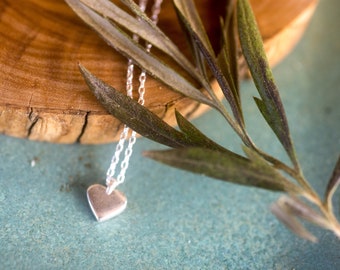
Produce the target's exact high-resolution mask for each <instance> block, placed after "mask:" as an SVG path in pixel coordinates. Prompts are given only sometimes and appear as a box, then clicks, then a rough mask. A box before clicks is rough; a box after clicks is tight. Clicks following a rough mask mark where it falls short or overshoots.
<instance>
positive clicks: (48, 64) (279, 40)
mask: <svg viewBox="0 0 340 270" xmlns="http://www.w3.org/2000/svg"><path fill="white" fill-rule="evenodd" d="M116 2H119V1H116ZM216 2H218V3H219V4H216ZM316 2H317V0H300V1H295V0H284V1H283V0H280V1H278V0H251V4H252V6H253V9H254V12H255V15H256V18H257V21H258V24H259V27H260V30H261V34H262V36H263V39H264V43H265V48H266V51H267V53H268V56H269V60H270V63H271V64H276V63H277V62H278V61H280V60H281V59H282V58H283V57H284V56H285V55H287V53H289V51H290V50H291V49H292V47H293V46H294V45H295V44H296V42H297V41H298V40H299V38H300V36H301V34H302V33H303V31H304V29H305V27H306V25H307V23H308V21H309V19H310V17H311V15H312V14H313V11H314V9H315V6H316ZM196 3H197V6H198V9H199V11H200V13H201V15H202V17H203V20H204V23H205V26H206V28H207V31H208V34H209V36H210V37H211V38H212V39H213V40H214V41H215V46H216V45H217V44H218V41H219V27H218V25H219V22H218V16H217V15H218V14H220V11H221V10H224V5H225V3H224V1H209V0H197V1H196ZM159 25H160V27H161V28H162V29H163V30H164V31H165V32H166V33H167V34H168V35H169V36H170V37H171V38H172V39H173V40H174V41H175V43H176V44H178V46H179V48H180V49H181V50H182V51H184V52H185V53H186V54H188V51H187V49H186V42H185V41H184V37H183V34H182V33H181V31H180V27H179V25H178V22H177V20H176V16H175V13H174V10H173V7H172V3H171V1H169V0H167V1H164V4H163V8H162V12H161V15H160V21H159ZM0 41H1V46H0V70H1V72H0V133H2V134H6V135H10V136H15V137H20V138H28V139H31V140H40V141H48V142H57V143H74V142H80V143H86V144H90V143H91V144H92V143H106V142H111V141H114V140H117V139H118V137H119V133H120V130H121V128H122V124H121V123H120V122H119V121H118V120H116V119H115V118H114V117H112V116H111V115H108V113H107V112H106V111H105V110H104V109H103V108H102V106H101V105H100V104H99V103H98V102H97V100H96V99H95V98H94V96H93V95H92V94H91V92H90V91H89V90H88V88H87V86H86V85H85V83H84V80H83V78H82V77H81V75H80V73H79V70H78V63H79V62H81V63H82V64H83V65H84V66H85V67H86V68H87V69H89V70H90V71H91V72H92V73H94V74H95V75H97V76H98V77H99V78H101V79H103V80H104V81H106V82H108V83H110V84H112V85H113V86H115V87H116V88H117V89H119V90H121V91H125V90H124V89H125V76H126V75H125V72H126V64H127V61H126V59H124V58H123V57H122V56H120V55H119V54H117V53H116V52H115V51H114V50H113V49H111V48H110V47H108V46H107V45H106V44H105V42H103V41H102V40H101V39H100V38H99V37H98V36H97V35H96V34H95V33H94V32H93V31H92V30H91V29H89V28H88V27H87V26H86V25H85V24H84V23H83V22H82V21H81V20H80V19H79V18H78V17H77V16H76V15H75V14H74V13H73V12H72V11H71V9H70V8H69V7H68V6H67V5H66V4H65V3H64V1H63V0H53V1H52V0H51V1H44V0H5V1H1V3H0ZM146 88H147V93H146V96H145V98H146V103H145V105H146V106H147V107H148V108H149V109H150V110H152V111H153V112H154V113H156V114H157V115H159V116H160V117H162V118H163V119H164V120H165V121H167V122H168V123H170V124H171V125H174V124H175V121H174V117H173V110H174V108H176V109H177V110H179V111H180V112H181V113H182V114H184V115H186V116H187V117H194V116H197V115H199V114H201V113H202V112H203V111H204V110H206V108H205V107H204V106H200V105H198V104H197V103H195V102H193V101H191V100H189V99H187V98H184V97H182V96H181V95H179V94H177V93H174V92H173V91H170V90H168V89H166V88H165V87H164V86H162V85H161V84H159V83H158V82H156V81H155V80H153V79H151V78H148V80H147V84H146ZM214 88H216V89H217V86H216V85H215V86H214Z"/></svg>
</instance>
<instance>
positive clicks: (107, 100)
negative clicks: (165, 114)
mask: <svg viewBox="0 0 340 270" xmlns="http://www.w3.org/2000/svg"><path fill="white" fill-rule="evenodd" d="M79 67H80V71H81V73H82V75H83V76H84V78H85V81H86V83H87V84H88V86H89V88H90V89H91V90H92V92H93V94H94V95H95V96H96V97H97V99H98V100H99V101H100V103H101V104H102V105H103V106H104V108H105V109H106V110H107V111H108V112H109V113H110V114H112V115H113V116H115V117H116V118H118V119H119V120H120V121H122V122H123V123H125V124H126V125H128V126H129V127H130V128H132V129H133V130H135V131H136V132H138V133H139V134H141V135H143V136H144V137H146V138H148V139H150V140H153V141H156V142H158V143H161V144H164V145H167V146H170V147H174V148H177V147H184V146H187V145H191V144H190V143H188V142H187V139H186V136H184V135H183V134H182V133H181V132H179V131H177V130H176V129H174V128H172V127H171V126H169V125H168V124H167V123H165V122H164V121H162V120H161V119H160V118H159V117H158V116H156V115H155V114H153V113H152V112H150V111H149V110H148V109H146V108H145V107H144V106H142V105H140V104H139V103H138V102H136V101H135V100H133V99H131V98H129V97H127V96H126V95H124V94H122V93H120V92H118V91H117V90H115V89H114V88H113V87H111V86H109V85H108V84H106V83H104V82H103V81H101V80H100V79H98V78H97V77H95V76H94V75H92V74H91V73H90V72H89V71H88V70H87V69H86V68H84V67H83V66H81V65H80V66H79Z"/></svg>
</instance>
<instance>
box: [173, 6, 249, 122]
mask: <svg viewBox="0 0 340 270" xmlns="http://www.w3.org/2000/svg"><path fill="white" fill-rule="evenodd" d="M181 12H182V10H181V9H179V10H178V13H179V17H180V19H181V21H182V22H183V23H184V25H185V26H186V28H187V30H188V32H189V33H190V35H191V37H192V39H193V41H194V42H195V43H196V44H197V47H198V48H199V49H200V51H201V53H202V55H203V56H204V58H205V60H206V62H207V64H208V66H209V68H210V70H211V71H212V73H213V75H214V78H215V79H216V80H217V82H218V83H219V86H220V87H221V90H222V92H223V94H224V96H225V97H226V99H227V101H228V102H229V104H230V107H231V110H232V112H233V115H234V117H235V119H236V121H237V123H238V124H239V125H240V126H243V125H244V121H243V116H242V113H241V108H240V107H239V105H238V104H239V103H238V102H237V101H236V100H235V96H234V94H233V92H232V91H231V89H230V86H229V84H228V82H227V80H226V78H225V77H224V76H223V72H222V71H221V69H220V67H219V66H218V63H217V59H216V57H215V55H214V54H212V53H211V51H210V48H209V46H208V45H206V44H205V42H204V40H202V39H201V37H200V35H199V34H198V33H197V32H196V29H195V26H194V25H192V24H191V22H190V21H188V20H187V18H186V17H185V15H184V14H181ZM207 46H208V47H207Z"/></svg>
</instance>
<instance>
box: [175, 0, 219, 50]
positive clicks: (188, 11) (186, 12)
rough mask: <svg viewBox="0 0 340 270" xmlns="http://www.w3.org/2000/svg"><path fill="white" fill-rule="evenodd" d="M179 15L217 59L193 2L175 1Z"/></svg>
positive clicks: (188, 0) (191, 0)
mask: <svg viewBox="0 0 340 270" xmlns="http://www.w3.org/2000/svg"><path fill="white" fill-rule="evenodd" d="M173 2H174V5H175V8H176V11H177V14H178V16H179V18H180V20H181V21H182V22H183V23H185V24H186V26H187V27H189V28H191V31H193V32H195V33H196V35H197V37H198V38H199V39H200V40H201V42H202V43H203V44H204V47H205V48H206V49H207V51H208V52H209V54H210V55H212V56H213V57H215V53H214V50H213V48H212V46H211V43H210V40H209V38H208V35H207V33H206V31H205V29H204V25H203V23H202V20H201V18H200V16H199V14H198V12H197V9H196V6H195V3H194V1H193V0H173Z"/></svg>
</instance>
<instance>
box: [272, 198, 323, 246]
mask: <svg viewBox="0 0 340 270" xmlns="http://www.w3.org/2000/svg"><path fill="white" fill-rule="evenodd" d="M270 210H271V212H272V213H273V214H274V215H275V216H276V217H277V219H278V220H280V221H281V222H282V223H283V224H284V225H285V226H286V227H287V228H288V229H290V230H291V231H292V232H293V233H295V234H296V235H297V236H299V237H301V238H303V239H306V240H309V241H311V242H314V243H315V242H317V238H316V237H315V236H314V235H313V234H311V233H310V232H309V231H308V230H307V229H306V228H305V227H304V226H303V225H302V224H301V223H300V222H299V221H298V220H297V218H296V217H295V216H294V215H293V214H292V213H291V212H290V211H289V209H287V207H286V206H285V204H283V203H282V202H281V201H280V200H278V201H277V202H276V203H274V204H272V206H271V208H270Z"/></svg>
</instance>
